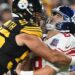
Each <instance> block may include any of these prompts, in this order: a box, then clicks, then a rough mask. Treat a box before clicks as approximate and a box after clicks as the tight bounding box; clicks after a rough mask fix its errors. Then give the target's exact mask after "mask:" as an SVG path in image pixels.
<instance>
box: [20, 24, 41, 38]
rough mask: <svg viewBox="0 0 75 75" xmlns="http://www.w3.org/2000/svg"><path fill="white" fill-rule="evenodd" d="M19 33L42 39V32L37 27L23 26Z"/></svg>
mask: <svg viewBox="0 0 75 75" xmlns="http://www.w3.org/2000/svg"><path fill="white" fill-rule="evenodd" d="M20 32H21V33H27V34H29V35H35V36H38V37H42V30H41V28H40V27H39V26H30V25H28V26H25V27H24V28H22V29H21V30H20Z"/></svg>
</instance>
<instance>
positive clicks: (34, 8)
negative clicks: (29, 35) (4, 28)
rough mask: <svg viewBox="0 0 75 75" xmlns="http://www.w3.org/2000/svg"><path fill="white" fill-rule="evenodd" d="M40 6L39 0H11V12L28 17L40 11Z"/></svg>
mask: <svg viewBox="0 0 75 75" xmlns="http://www.w3.org/2000/svg"><path fill="white" fill-rule="evenodd" d="M41 8H42V6H41V4H40V2H39V0H13V5H12V12H13V13H15V14H19V13H20V14H21V15H23V17H24V18H28V19H29V18H31V17H32V16H33V13H35V12H41Z"/></svg>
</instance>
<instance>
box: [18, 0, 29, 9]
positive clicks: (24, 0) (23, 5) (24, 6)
mask: <svg viewBox="0 0 75 75" xmlns="http://www.w3.org/2000/svg"><path fill="white" fill-rule="evenodd" d="M18 7H19V8H20V9H23V10H24V9H27V7H28V1H27V0H20V1H19V2H18Z"/></svg>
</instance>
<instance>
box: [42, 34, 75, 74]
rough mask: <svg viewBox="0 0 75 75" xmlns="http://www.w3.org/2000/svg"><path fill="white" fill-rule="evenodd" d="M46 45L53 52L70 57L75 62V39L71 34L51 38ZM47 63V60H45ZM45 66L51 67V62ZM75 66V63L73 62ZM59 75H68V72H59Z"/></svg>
mask: <svg viewBox="0 0 75 75" xmlns="http://www.w3.org/2000/svg"><path fill="white" fill-rule="evenodd" d="M45 43H46V44H47V45H48V46H49V47H50V48H51V49H53V50H58V51H61V52H64V53H65V54H67V55H70V56H71V57H72V58H73V60H75V37H74V36H73V35H72V34H70V33H58V34H56V35H55V36H53V37H51V38H49V39H48V40H46V41H45ZM43 61H45V60H43ZM44 64H45V65H51V64H50V63H49V62H46V61H45V63H44ZM72 65H75V62H72ZM67 70H68V69H67ZM57 75H68V72H67V71H64V72H59V73H57Z"/></svg>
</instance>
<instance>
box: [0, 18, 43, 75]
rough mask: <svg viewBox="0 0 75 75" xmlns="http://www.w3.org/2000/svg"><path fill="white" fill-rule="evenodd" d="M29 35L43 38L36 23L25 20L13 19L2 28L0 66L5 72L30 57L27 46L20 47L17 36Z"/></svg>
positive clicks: (0, 33)
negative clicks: (21, 34)
mask: <svg viewBox="0 0 75 75" xmlns="http://www.w3.org/2000/svg"><path fill="white" fill-rule="evenodd" d="M20 33H27V34H32V35H36V36H38V37H41V35H42V33H41V29H40V27H38V25H36V24H35V23H32V24H31V23H28V22H27V21H26V20H24V19H19V18H17V19H15V18H14V19H12V20H9V21H8V22H6V23H5V24H4V25H2V26H1V27H0V66H1V67H2V70H3V71H6V70H10V69H12V68H13V67H15V66H16V65H17V63H19V62H20V61H22V60H24V58H25V57H26V56H28V53H29V48H28V47H27V46H18V45H17V44H16V41H15V36H16V35H18V34H20ZM0 75H1V74H0Z"/></svg>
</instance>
